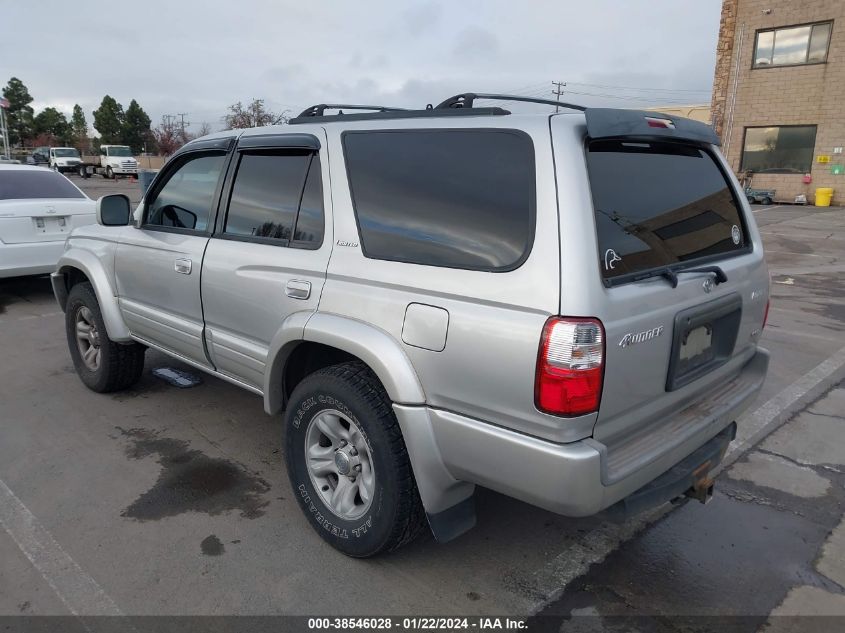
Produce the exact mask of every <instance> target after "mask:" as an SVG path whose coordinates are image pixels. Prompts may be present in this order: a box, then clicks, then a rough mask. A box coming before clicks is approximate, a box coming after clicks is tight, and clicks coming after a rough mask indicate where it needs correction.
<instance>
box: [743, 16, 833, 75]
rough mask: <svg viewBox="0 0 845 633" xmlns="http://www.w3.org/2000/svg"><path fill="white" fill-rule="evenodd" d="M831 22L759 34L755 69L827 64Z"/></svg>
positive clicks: (755, 51)
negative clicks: (825, 62)
mask: <svg viewBox="0 0 845 633" xmlns="http://www.w3.org/2000/svg"><path fill="white" fill-rule="evenodd" d="M832 26H833V23H832V22H820V23H819V24H805V25H803V26H790V27H787V28H781V29H772V30H769V31H757V42H756V44H755V46H754V68H768V67H770V66H795V65H798V64H820V63H822V62H824V61H826V60H827V48H828V44H829V43H830V31H831V27H832Z"/></svg>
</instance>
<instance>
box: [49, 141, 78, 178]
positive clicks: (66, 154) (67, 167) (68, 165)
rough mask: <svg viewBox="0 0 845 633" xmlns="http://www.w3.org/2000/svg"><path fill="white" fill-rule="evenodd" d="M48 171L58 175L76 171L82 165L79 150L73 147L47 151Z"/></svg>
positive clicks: (52, 148)
mask: <svg viewBox="0 0 845 633" xmlns="http://www.w3.org/2000/svg"><path fill="white" fill-rule="evenodd" d="M48 151H49V158H48V160H49V163H50V169H52V170H53V171H57V172H60V173H65V172H67V171H76V170H77V169H78V167H79V165H80V164H81V163H82V157H81V156H80V155H79V150H78V149H76V148H75V147H51V148H50V149H49V150H48Z"/></svg>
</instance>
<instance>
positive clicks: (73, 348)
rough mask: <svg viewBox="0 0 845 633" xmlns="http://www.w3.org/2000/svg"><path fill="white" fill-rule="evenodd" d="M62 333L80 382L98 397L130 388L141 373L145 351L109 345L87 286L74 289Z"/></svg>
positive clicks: (134, 346)
mask: <svg viewBox="0 0 845 633" xmlns="http://www.w3.org/2000/svg"><path fill="white" fill-rule="evenodd" d="M65 332H66V333H67V343H68V348H69V349H70V356H71V358H72V359H73V365H74V367H75V368H76V373H77V374H79V378H80V380H82V382H83V384H85V386H86V387H88V388H89V389H91V390H92V391H96V392H98V393H108V392H110V391H119V390H121V389H126V388H127V387H130V386H132V385H133V384H135V383H136V382H138V379H139V378H140V377H141V373H142V372H143V371H144V353H145V352H146V351H147V348H146V347H144V346H143V345H139V344H138V343H130V344H129V345H122V344H120V343H115V342H114V341H112V340H111V339H110V338H109V336H108V333H107V332H106V324H105V321H103V316H102V314H101V313H100V304H99V303H98V302H97V295H96V294H95V293H94V288H93V287H92V286H91V284H90V283H88V282H85V283H81V284H77V285H75V286H74V287H73V288H71V290H70V294H69V295H68V300H67V306H66V307H65Z"/></svg>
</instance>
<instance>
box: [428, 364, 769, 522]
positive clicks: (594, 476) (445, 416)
mask: <svg viewBox="0 0 845 633" xmlns="http://www.w3.org/2000/svg"><path fill="white" fill-rule="evenodd" d="M768 364H769V354H768V352H766V351H765V350H763V349H758V350H757V351H756V353H755V354H754V355H753V356H752V357H751V359H750V360H749V361H748V362H747V363H745V365H743V367H742V368H741V370H740V371H739V372H738V374H737V375H736V376H735V377H734V378H733V379H732V380H731V381H729V382H728V384H726V385H725V389H720V390H719V391H718V393H717V394H716V395H715V396H714V398H713V399H711V400H708V401H706V402H701V401H699V402H695V403H693V404H692V405H690V407H689V408H688V409H685V410H684V411H680V412H678V414H677V417H678V418H684V417H685V418H686V420H688V422H687V423H686V425H685V426H684V428H680V429H676V430H674V431H673V436H672V438H671V440H668V439H667V441H666V442H664V443H662V444H660V445H658V446H656V447H655V445H654V443H639V442H638V443H636V444H634V445H633V447H634V448H635V449H638V448H639V447H640V446H642V447H643V448H642V454H640V455H631V454H627V455H626V457H625V460H626V462H627V463H629V464H630V463H635V464H636V466H635V467H634V468H629V469H626V471H625V473H624V476H620V477H617V478H610V477H608V471H609V466H608V462H610V461H612V460H613V457H614V455H612V454H611V451H610V450H609V449H608V447H607V446H604V445H603V444H601V443H600V442H597V441H596V440H594V439H592V438H590V439H586V440H581V441H578V442H572V443H569V444H554V443H551V442H547V441H545V440H541V439H538V438H534V437H530V436H527V435H522V434H520V433H516V432H514V431H510V430H508V429H503V428H499V427H494V426H491V425H489V424H486V423H484V422H481V421H478V420H474V419H470V418H466V417H463V416H460V415H457V414H454V413H450V412H445V411H439V410H434V409H430V410H429V411H428V414H429V415H428V417H429V419H430V423H431V429H432V433H433V436H434V439H435V442H436V445H437V448H438V450H439V453H440V458H441V460H442V463H443V465H444V466H445V468H446V470H447V471H448V472H449V473H450V474H451V475H452V477H454V479H455V480H457V481H464V482H471V483H475V484H479V485H482V486H485V487H487V488H491V489H493V490H497V491H499V492H501V493H503V494H506V495H509V496H511V497H515V498H517V499H521V500H523V501H526V502H528V503H531V504H533V505H536V506H539V507H542V508H545V509H547V510H551V511H552V512H556V513H558V514H563V515H566V516H573V517H579V516H588V515H591V514H595V513H597V512H600V511H601V510H603V509H605V508H607V507H609V506H612V505H613V504H615V503H617V502H619V501H621V500H622V499H625V498H626V497H628V496H629V495H633V494H634V493H636V492H638V491H640V490H641V489H643V488H644V487H645V486H647V485H648V484H650V483H651V482H653V481H654V480H656V479H658V478H659V477H661V476H662V475H664V474H667V473H668V471H670V470H671V469H673V468H674V467H675V466H678V465H679V464H681V462H683V461H684V460H685V459H687V458H688V457H690V456H691V455H692V454H693V453H695V452H696V451H698V450H699V449H701V448H702V447H704V446H705V445H708V443H710V442H711V440H713V439H714V438H716V437H717V436H719V435H720V434H722V433H723V432H724V431H725V430H726V429H728V427H730V426H731V425H732V423H733V422H734V420H736V419H737V417H739V415H740V414H741V413H742V412H743V411H745V410H746V409H747V408H748V407H749V406H750V405H751V403H752V402H753V401H754V399H755V398H756V397H757V394H758V393H759V391H760V388H761V387H762V385H763V381H764V380H765V377H766V371H767V369H768ZM728 387H729V388H728ZM692 413H695V415H692ZM671 423H672V420H670V421H667V423H666V424H667V425H669V424H671ZM673 428H674V427H673ZM731 435H732V434H731ZM717 443H718V442H717ZM726 446H727V443H725V447H726ZM617 450H623V451H624V450H628V451H629V453H630V447H622V448H621V449H620V448H618V447H614V448H613V451H614V452H615V451H617ZM717 453H718V460H716V461H715V462H714V463H712V464H711V466H710V468H708V470H710V469H711V468H712V467H714V466H716V465H717V464H718V461H720V460H721V457H722V455H723V451H721V446H720V447H719V450H717V451H716V452H714V453H713V455H715V454H717ZM713 455H711V454H710V452H708V458H707V459H708V460H709V461H711V462H713V460H714V458H713ZM702 463H703V462H702ZM699 465H700V464H696V465H692V466H691V468H692V469H695V468H696V467H697V466H699ZM678 478H680V479H683V473H678V477H676V478H675V479H678ZM679 485H680V484H679V483H677V481H676V482H675V484H673V485H669V486H665V487H663V488H662V489H663V490H665V491H666V494H667V495H669V494H670V493H671V496H669V497H667V498H665V499H662V498H660V495H659V494H656V493H654V487H652V488H651V489H650V490H649V494H648V496H647V498H648V500H649V502H650V504H651V505H656V504H659V503H661V502H663V501H669V500H670V498H671V497H673V496H676V493H675V488H677V487H678V486H679ZM640 496H641V497H642V494H641V495H640ZM637 505H638V509H643V508H642V507H641V506H642V503H639V504H637Z"/></svg>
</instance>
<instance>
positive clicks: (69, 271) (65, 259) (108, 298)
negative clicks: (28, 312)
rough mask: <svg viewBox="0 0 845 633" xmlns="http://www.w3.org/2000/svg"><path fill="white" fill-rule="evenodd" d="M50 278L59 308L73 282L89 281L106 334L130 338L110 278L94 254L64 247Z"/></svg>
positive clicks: (117, 339) (64, 304)
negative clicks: (64, 249)
mask: <svg viewBox="0 0 845 633" xmlns="http://www.w3.org/2000/svg"><path fill="white" fill-rule="evenodd" d="M51 281H52V284H53V293H54V294H55V295H56V300H57V301H58V302H59V306H60V307H61V308H62V310H63V311H64V310H65V309H66V307H67V297H68V294H69V293H70V289H71V288H72V287H73V286H74V285H76V284H77V283H80V282H85V281H87V282H89V283H90V284H91V286H92V287H93V288H94V294H95V295H96V296H97V303H99V304H100V312H101V313H102V315H103V321H104V322H105V324H106V332H107V333H108V335H109V338H110V339H111V340H113V341H115V342H120V343H125V342H130V341H132V337H131V336H130V335H129V328H128V327H126V323H125V322H124V321H123V317H122V316H121V314H120V307H119V305H118V302H117V296H116V293H115V292H114V288H113V287H112V284H111V280H110V279H109V276H108V275H107V274H106V271H105V269H104V268H103V264H102V263H101V262H100V260H99V259H98V258H97V256H96V255H94V254H93V253H90V252H88V251H84V250H81V249H73V248H71V249H70V250H67V251H65V253H64V254H63V255H62V256H61V257H60V258H59V262H58V264H57V266H56V272H54V273H53V274H52V275H51Z"/></svg>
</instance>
